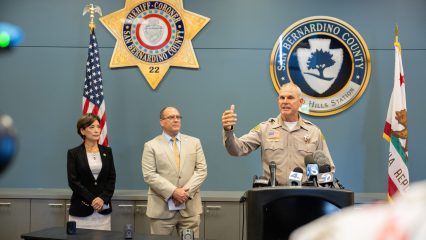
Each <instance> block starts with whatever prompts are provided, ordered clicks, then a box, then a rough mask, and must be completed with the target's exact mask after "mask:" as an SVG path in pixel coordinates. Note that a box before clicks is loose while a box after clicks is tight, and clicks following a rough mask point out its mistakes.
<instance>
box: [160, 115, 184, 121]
mask: <svg viewBox="0 0 426 240" xmlns="http://www.w3.org/2000/svg"><path fill="white" fill-rule="evenodd" d="M162 119H163V120H164V119H167V120H169V121H173V120H175V119H176V120H178V121H179V120H182V116H179V115H172V116H168V117H164V118H162Z"/></svg>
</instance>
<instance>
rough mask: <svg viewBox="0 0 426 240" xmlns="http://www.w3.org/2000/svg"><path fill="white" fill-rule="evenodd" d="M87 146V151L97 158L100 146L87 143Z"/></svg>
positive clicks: (94, 158)
mask: <svg viewBox="0 0 426 240" xmlns="http://www.w3.org/2000/svg"><path fill="white" fill-rule="evenodd" d="M85 147H86V151H87V152H88V153H90V154H91V155H92V157H93V160H96V154H97V153H98V151H99V149H98V146H97V145H95V146H88V145H87V144H85Z"/></svg>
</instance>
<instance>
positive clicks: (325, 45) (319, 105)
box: [270, 16, 371, 116]
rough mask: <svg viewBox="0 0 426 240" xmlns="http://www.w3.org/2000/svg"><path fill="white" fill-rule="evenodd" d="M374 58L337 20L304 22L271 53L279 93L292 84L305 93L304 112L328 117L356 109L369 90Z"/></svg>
mask: <svg viewBox="0 0 426 240" xmlns="http://www.w3.org/2000/svg"><path fill="white" fill-rule="evenodd" d="M370 65H371V63H370V53H369V51H368V47H367V44H366V43H365V42H364V39H363V38H362V37H361V35H360V34H359V33H358V32H357V31H356V30H355V29H354V28H353V27H352V26H351V25H349V24H348V23H346V22H344V21H342V20H340V19H337V18H333V17H326V16H314V17H308V18H304V19H302V20H299V21H297V22H296V23H294V24H293V25H291V26H290V27H288V28H287V29H286V30H285V31H284V32H283V33H282V34H281V35H280V37H279V38H278V40H277V42H276V43H275V46H274V48H273V50H272V54H271V59H270V73H271V78H272V83H273V84H274V87H275V90H277V92H279V88H280V86H281V85H283V84H285V83H288V82H293V83H294V84H296V85H298V86H299V87H300V89H301V90H302V94H303V98H304V99H305V104H304V105H303V106H302V107H301V108H300V110H299V111H300V112H302V113H306V114H309V115H314V116H328V115H332V114H336V113H339V112H341V111H344V110H345V109H347V108H349V107H350V106H352V105H353V104H354V103H355V102H356V101H357V100H358V99H359V98H360V97H361V96H362V94H363V92H364V90H365V88H366V87H367V85H368V81H369V78H370V71H371V66H370Z"/></svg>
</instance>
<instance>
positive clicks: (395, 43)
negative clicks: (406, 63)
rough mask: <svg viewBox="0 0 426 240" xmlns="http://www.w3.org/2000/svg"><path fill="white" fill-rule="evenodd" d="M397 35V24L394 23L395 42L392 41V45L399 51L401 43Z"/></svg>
mask: <svg viewBox="0 0 426 240" xmlns="http://www.w3.org/2000/svg"><path fill="white" fill-rule="evenodd" d="M398 35H399V29H398V24H395V42H394V43H393V45H394V46H395V47H398V49H399V51H400V52H401V44H400V43H399V40H398Z"/></svg>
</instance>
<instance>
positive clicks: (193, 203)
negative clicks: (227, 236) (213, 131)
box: [142, 106, 207, 238]
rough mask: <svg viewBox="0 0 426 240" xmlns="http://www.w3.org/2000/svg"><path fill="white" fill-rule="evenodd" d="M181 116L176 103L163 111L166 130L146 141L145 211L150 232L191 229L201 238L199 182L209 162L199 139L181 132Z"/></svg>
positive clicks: (161, 122) (143, 167)
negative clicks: (146, 205)
mask: <svg viewBox="0 0 426 240" xmlns="http://www.w3.org/2000/svg"><path fill="white" fill-rule="evenodd" d="M181 120H182V117H181V115H180V113H179V111H178V110H177V109H176V108H174V107H170V106H169V107H165V108H163V109H162V110H161V111H160V125H161V128H162V129H163V133H162V134H161V135H159V136H157V137H155V138H154V139H152V140H150V141H148V142H146V143H145V146H144V150H143V154H142V173H143V177H144V180H145V182H146V183H147V184H148V185H149V190H148V207H147V212H146V215H147V216H148V217H149V218H150V228H151V234H159V235H171V234H172V232H173V230H174V229H175V228H176V230H177V232H178V234H179V235H181V234H182V230H183V229H192V230H193V231H194V236H195V238H199V225H200V214H201V213H202V211H203V210H202V205H201V197H200V190H199V189H200V186H201V184H202V183H203V182H204V180H205V179H206V177H207V164H206V159H205V157H204V153H203V149H202V147H201V142H200V140H199V139H197V138H194V137H191V136H188V135H184V134H182V133H180V128H181Z"/></svg>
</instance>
